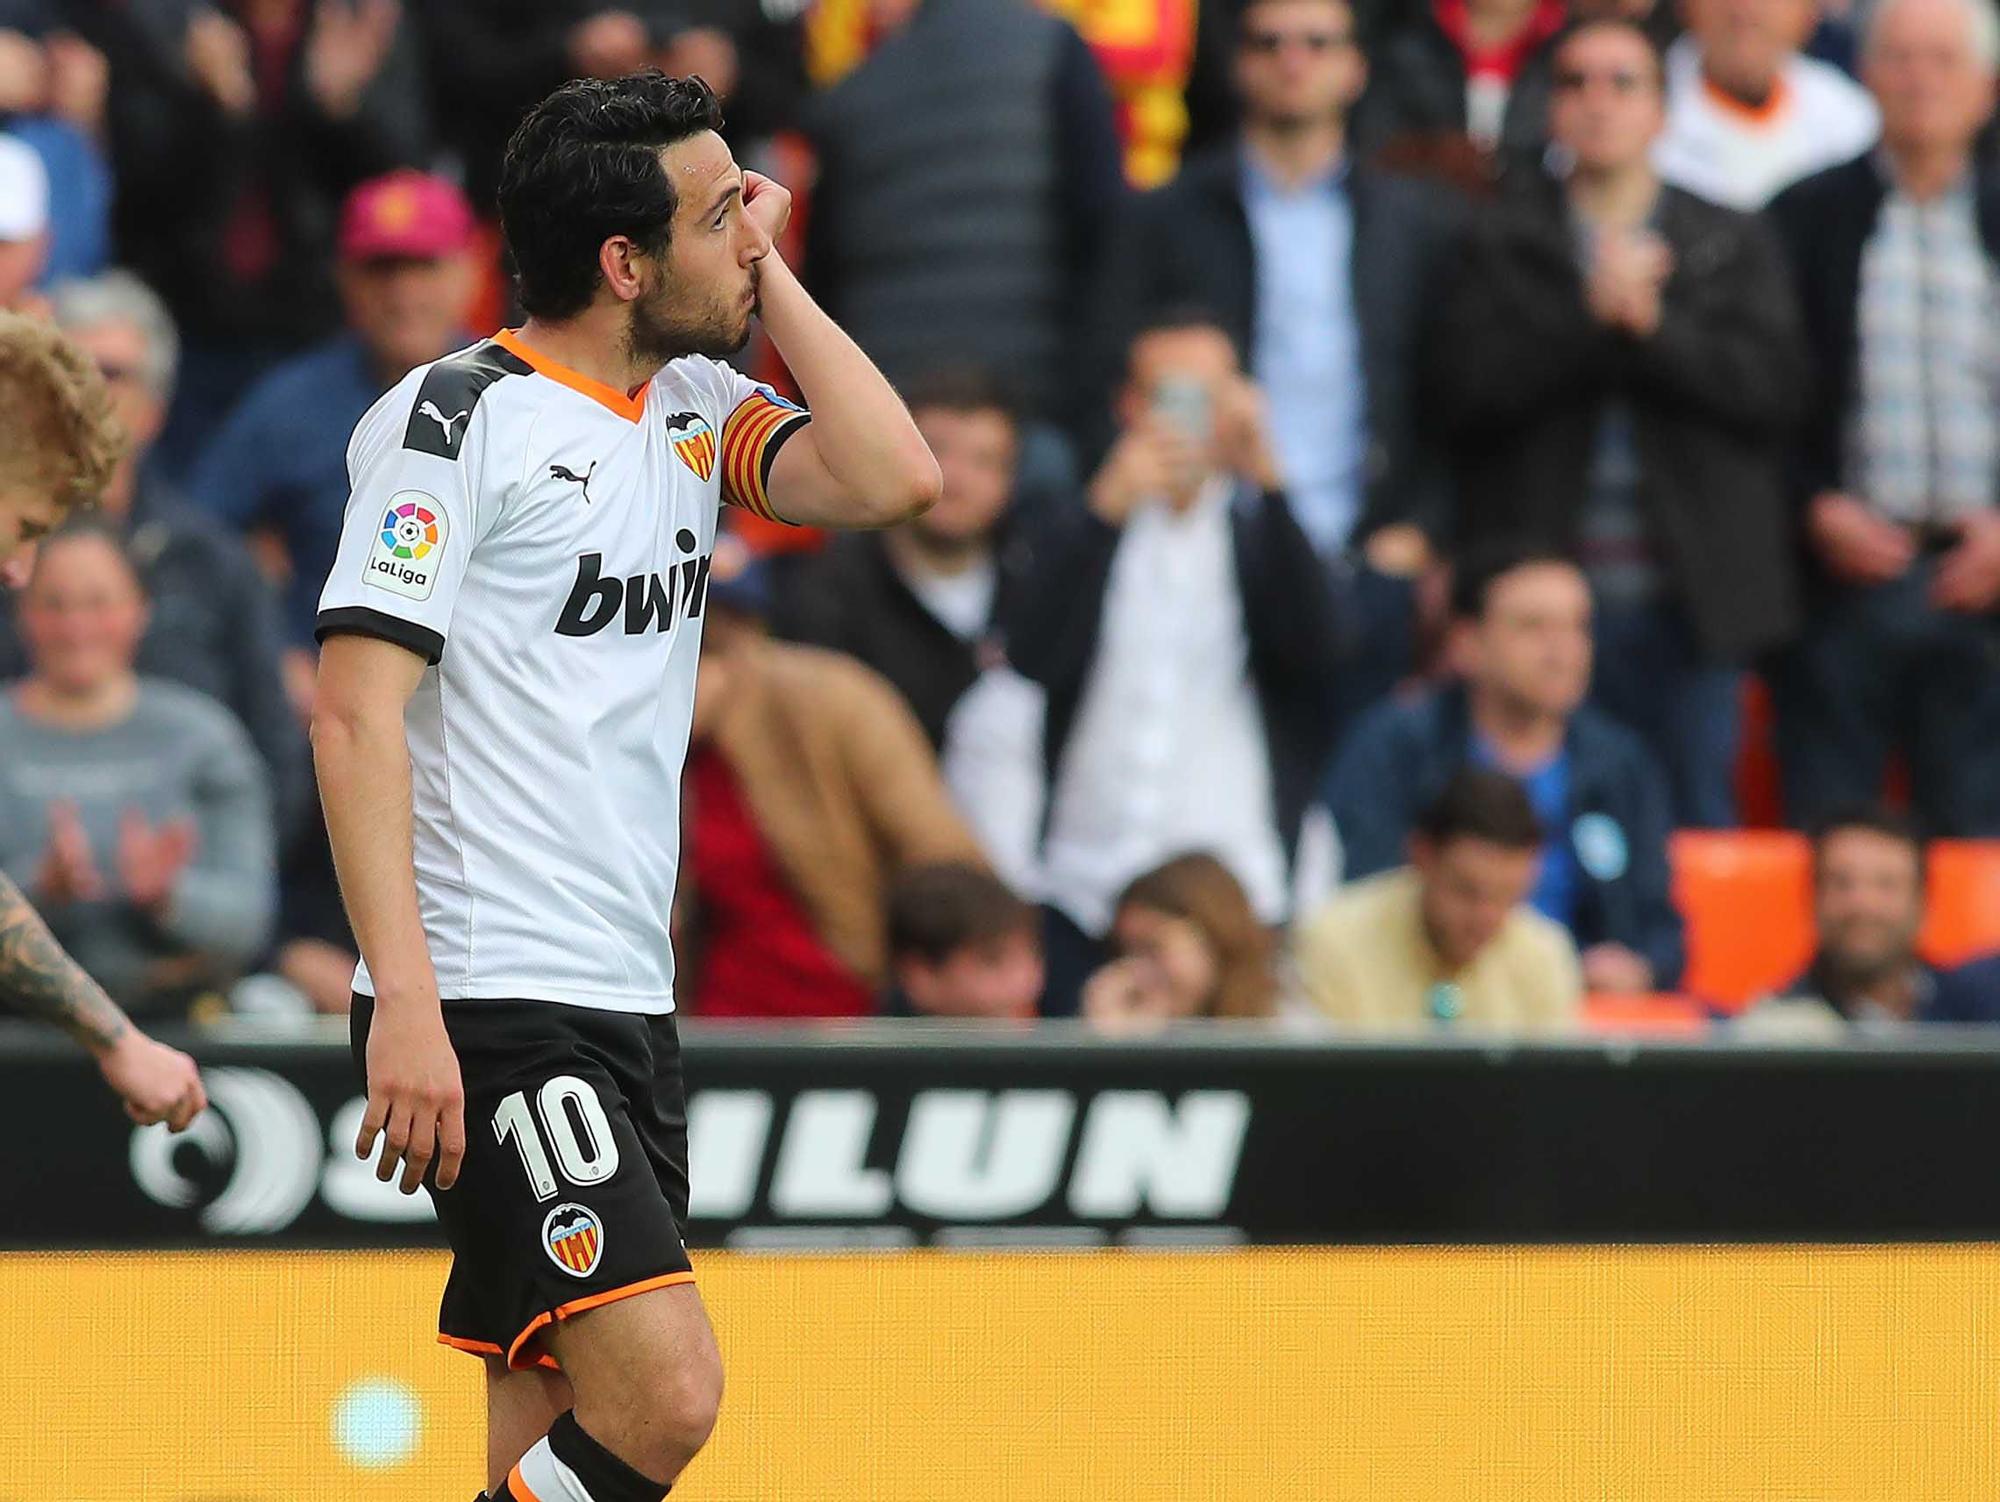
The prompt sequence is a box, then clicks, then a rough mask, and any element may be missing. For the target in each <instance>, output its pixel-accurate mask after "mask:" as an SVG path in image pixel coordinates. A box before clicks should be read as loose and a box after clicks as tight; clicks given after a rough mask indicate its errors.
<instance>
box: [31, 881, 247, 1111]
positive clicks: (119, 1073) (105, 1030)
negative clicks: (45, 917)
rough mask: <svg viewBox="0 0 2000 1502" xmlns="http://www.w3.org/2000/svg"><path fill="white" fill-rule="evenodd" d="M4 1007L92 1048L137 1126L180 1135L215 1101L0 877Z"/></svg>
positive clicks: (183, 1060) (180, 1056) (182, 1058)
mask: <svg viewBox="0 0 2000 1502" xmlns="http://www.w3.org/2000/svg"><path fill="white" fill-rule="evenodd" d="M0 1010H5V1011H9V1012H16V1013H19V1014H20V1015H22V1016H24V1017H35V1018H39V1019H40V1020H41V1021H43V1022H48V1023H53V1024H54V1025H55V1026H57V1027H59V1028H61V1029H62V1030H63V1031H64V1032H66V1033H68V1034H69V1035H70V1036H71V1037H72V1038H74V1039H76V1041H77V1042H78V1043H80V1044H82V1045H83V1047H85V1048H87V1049H88V1050H90V1052H91V1053H92V1054H93V1055H94V1056H95V1057H96V1059H97V1067H98V1069H99V1070H100V1071H101V1072H102V1073H103V1075H104V1078H105V1081H106V1083H108V1084H109V1085H110V1086H111V1088H112V1089H113V1090H116V1091H117V1092H118V1095H119V1097H120V1099H122V1100H123V1101H124V1102H125V1112H126V1114H127V1115H129V1116H130V1117H131V1118H132V1119H133V1120H134V1121H138V1122H154V1121H164V1122H166V1123H167V1124H168V1125H169V1126H171V1127H172V1128H173V1129H174V1130H175V1131H177V1132H178V1131H179V1130H181V1128H183V1127H185V1126H186V1125H187V1124H188V1123H189V1122H190V1121H192V1120H194V1118H195V1117H196V1116H198V1115H199V1114H200V1113H201V1110H202V1107H203V1106H205V1105H207V1104H208V1099H207V1096H206V1095H205V1094H204V1093H203V1091H202V1088H201V1076H200V1074H199V1073H198V1072H197V1071H196V1069H195V1066H194V1060H192V1059H190V1058H189V1057H188V1056H187V1055H186V1054H184V1053H181V1052H180V1051H179V1050H177V1049H172V1048H168V1047H167V1046H166V1045H165V1044H162V1043H156V1042H154V1041H153V1040H152V1039H151V1038H149V1037H147V1036H146V1035H145V1034H144V1033H142V1032H140V1031H139V1029H138V1028H136V1027H134V1026H133V1025H132V1023H131V1020H130V1019H129V1018H128V1017H126V1015H125V1014H124V1013H123V1012H121V1011H119V1010H118V1006H117V1003H115V1002H114V1001H112V999H111V998H110V997H108V996H106V995H105V994H104V991H103V988H102V987H100V986H99V985H98V984H97V982H96V981H94V980H92V979H91V978H90V977H89V976H87V975H85V974H84V973H83V971H82V970H81V969H79V968H78V966H77V963H76V961H75V960H72V959H71V958H70V957H69V956H68V955H66V954H64V953H63V951H62V946H61V945H59V944H58V943H56V941H55V938H54V936H53V935H51V934H50V933H49V930H48V926H47V925H46V924H44V923H43V922H42V920H41V918H40V916H39V915H38V914H37V913H36V912H35V910H34V909H33V908H32V907H30V906H28V899H27V898H25V897H23V896H22V895H21V892H20V889H19V888H18V887H16V886H15V885H14V884H13V883H12V882H11V881H9V880H8V879H7V878H6V877H5V876H0Z"/></svg>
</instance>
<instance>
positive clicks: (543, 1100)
mask: <svg viewBox="0 0 2000 1502" xmlns="http://www.w3.org/2000/svg"><path fill="white" fill-rule="evenodd" d="M535 1105H536V1107H538V1108H539V1114H540V1117H541V1121H540V1124H539V1126H538V1125H537V1123H536V1120H535V1118H536V1115H537V1111H535V1110H531V1109H530V1108H529V1106H528V1092H527V1091H525V1090H516V1091H515V1092H514V1093H513V1094H512V1095H510V1096H508V1097H507V1098H506V1099H505V1100H503V1101H501V1102H500V1109H499V1110H497V1111H495V1112H494V1113H493V1134H494V1136H496V1137H498V1138H499V1139H500V1140H501V1141H502V1142H505V1141H506V1140H507V1139H508V1138H509V1137H512V1138H513V1139H514V1146H515V1147H516V1148H517V1149H518V1150H519V1151H520V1154H521V1167H522V1168H524V1169H525V1170H527V1174H528V1183H529V1184H530V1185H532V1186H533V1188H534V1191H535V1198H536V1199H538V1200H546V1199H554V1198H555V1196H556V1192H557V1189H558V1185H557V1184H556V1167H557V1166H560V1167H561V1169H562V1174H563V1177H564V1178H566V1179H568V1180H569V1181H570V1182H571V1183H572V1184H597V1183H601V1182H602V1181H604V1180H605V1179H608V1178H610V1177H611V1176H612V1175H613V1174H614V1173H616V1172H618V1139H617V1138H616V1137H613V1136H612V1135H611V1122H610V1121H609V1120H608V1119H607V1118H606V1117H605V1114H604V1106H603V1103H602V1102H601V1101H599V1100H598V1098H597V1092H596V1091H595V1090H593V1089H591V1088H590V1086H589V1085H587V1084H585V1083H584V1082H583V1081H582V1080H580V1079H578V1078H577V1077H576V1076H575V1075H573V1074H559V1075H556V1076H555V1077H554V1078H553V1079H551V1080H549V1081H548V1083H547V1084H545V1085H543V1086H542V1088H541V1089H540V1090H538V1091H536V1092H535ZM571 1106H574V1107H575V1115H574V1117H572V1115H571V1113H570V1109H569V1108H570V1107H571ZM578 1126H581V1127H582V1128H583V1133H582V1135H581V1136H579V1135H578V1134H577V1128H578ZM550 1147H553V1148H554V1149H555V1155H554V1156H555V1161H554V1163H553V1164H552V1163H551V1162H550V1154H549V1148H550Z"/></svg>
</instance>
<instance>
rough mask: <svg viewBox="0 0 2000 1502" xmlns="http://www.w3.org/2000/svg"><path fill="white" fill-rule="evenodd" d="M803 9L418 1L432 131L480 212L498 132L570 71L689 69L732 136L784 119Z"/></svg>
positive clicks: (682, 0)
mask: <svg viewBox="0 0 2000 1502" xmlns="http://www.w3.org/2000/svg"><path fill="white" fill-rule="evenodd" d="M803 8H804V7H803V5H798V6H792V7H789V8H788V7H787V6H785V5H783V4H772V5H770V6H768V7H767V6H765V5H763V4H760V3H758V0H624V3H621V4H616V5H605V4H602V3H600V0H424V3H423V4H422V5H420V6H413V7H412V14H413V15H415V17H416V18H417V21H418V23H419V25H420V26H421V27H422V30H423V34H424V38H425V40H426V42H427V43H428V44H429V45H428V48H427V52H428V55H429V58H430V61H431V68H432V72H433V73H435V74H436V76H437V84H438V90H437V92H438V104H439V110H438V120H439V129H440V131H441V133H442V134H443V135H444V136H445V137H446V138H447V140H449V142H450V143H451V145H452V146H453V147H454V148H455V149H456V150H457V152H458V153H459V155H460V157H461V158H462V159H463V160H464V162H465V173H466V187H467V190H468V191H469V192H470V194H471V196H472V199H473V201H474V202H475V203H477V204H478V205H479V206H480V208H481V209H482V210H486V209H490V208H491V207H492V204H493V200H494V190H495V188H496V187H497V185H498V184H499V181H500V158H501V154H502V152H503V151H504V150H505V148H506V145H507V137H508V136H510V135H512V134H513V132H514V127H515V126H516V125H518V124H520V123H521V117H522V116H523V115H525V114H526V113H527V112H528V109H529V107H530V106H532V105H534V104H536V103H537V102H538V101H540V100H541V99H542V97H543V96H544V95H546V94H548V93H550V92H551V91H552V90H553V89H555V87H556V86H557V85H558V84H561V83H565V82H567V81H568V80H569V79H572V78H618V77H622V76H623V75H624V74H627V73H636V72H637V71H639V70H640V69H641V68H648V67H658V68H660V69H661V70H662V71H663V72H666V73H668V74H670V75H672V76H674V77H676V78H680V77H685V76H687V75H688V74H698V75H700V76H701V77H702V78H703V79H705V80H707V82H708V85H709V87H710V88H712V89H714V90H715V92H716V93H717V95H719V96H720V97H721V98H722V99H723V101H724V102H725V103H726V104H727V105H728V106H729V134H730V135H731V137H732V138H733V139H735V140H737V141H744V140H749V139H752V138H755V137H758V136H763V135H767V134H769V133H770V132H771V131H774V130H777V129H779V128H781V127H782V126H785V125H788V124H790V123H791V117H792V114H793V112H794V110H795V109H796V106H797V100H798V96H799V94H800V93H801V92H802V91H803V89H804V86H805V77H804V65H803V62H802V60H801V56H800V50H801V41H800V35H799V25H798V15H799V12H800V10H802V9H803Z"/></svg>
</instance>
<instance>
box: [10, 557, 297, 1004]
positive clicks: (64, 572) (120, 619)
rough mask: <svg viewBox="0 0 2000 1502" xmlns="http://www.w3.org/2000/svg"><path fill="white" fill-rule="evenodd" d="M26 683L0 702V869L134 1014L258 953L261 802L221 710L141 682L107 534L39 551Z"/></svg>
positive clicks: (266, 916)
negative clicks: (134, 660) (17, 884)
mask: <svg viewBox="0 0 2000 1502" xmlns="http://www.w3.org/2000/svg"><path fill="white" fill-rule="evenodd" d="M18 609H19V612H20V625H21V631H22V635H23V637H24V639H25V641H26V644H27V650H28V656H29V661H30V664H31V666H30V672H29V676H28V677H27V678H25V679H23V680H21V681H20V682H19V683H16V684H14V685H12V686H11V688H10V689H8V690H7V691H6V692H5V693H4V694H0V868H4V869H5V870H6V872H7V874H8V875H9V876H10V877H12V878H13V879H14V880H15V881H16V882H17V883H19V885H20V886H21V888H22V890H23V891H25V892H26V893H28V895H29V896H30V897H31V898H32V899H33V900H34V902H35V903H36V905H37V906H38V907H39V908H40V909H41V911H42V914H43V915H44V917H46V918H47V920H48V923H49V927H50V928H51V929H52V930H54V932H55V935H56V937H57V938H58V939H59V940H60V941H61V942H62V943H63V945H64V946H65V947H66V948H68V950H69V951H70V953H72V954H73V955H75V956H76V958H77V961H78V963H80V964H81V965H82V966H83V967H84V969H86V970H87V971H89V972H90V974H91V975H92V976H93V977H95V978H96V980H97V981H98V983H99V984H100V985H102V986H103V987H104V988H105V990H107V991H108V992H110V993H111V995H112V996H113V998H115V999H116V1000H117V1001H118V1002H120V1003H121V1004H122V1005H123V1006H124V1007H125V1008H126V1009H127V1010H129V1011H131V1012H132V1013H133V1014H134V1015H136V1016H157V1015H159V1014H161V1013H163V1012H168V1011H171V1010H173V1009H175V1008H177V1007H180V1008H184V1007H185V1005H186V1004H187V1002H188V1001H190V1000H191V999H192V998H193V997H195V996H197V995H199V994H201V993H202V992H204V991H206V990H210V989H212V988H215V987H217V986H219V985H221V984H223V983H226V982H227V981H228V980H229V979H230V978H231V977H232V976H233V975H234V974H235V973H236V972H238V971H240V970H241V969H242V968H243V966H244V965H245V963H246V962H248V961H249V960H250V959H251V958H252V957H253V956H254V955H255V954H256V953H257V951H258V949H259V947H260V946H261V945H262V944H263V943H264V940H265V936H266V933H267V931H268V929H269V927H270V922H271V915H272V910H273V907H274V903H275V895H274V892H273V890H272V880H271V871H272V862H273V852H272V844H273V834H272V825H271V807H270V793H269V789H268V787H267V786H266V782H265V774H264V770H263V765H262V763H261V762H260V761H259V760H258V757H257V754H256V752H255V751H254V750H253V749H252V748H251V746H250V742H249V739H248V737H247V736H246V735H245V734H244V733H243V730H242V728H241V727H240V726H239V725H238V724H237V723H236V721H235V720H234V719H233V718H231V716H230V714H229V712H228V711H227V710H226V709H224V708H222V707H221V706H220V705H219V704H216V703H214V702H213V701H212V700H209V699H207V698H205V697H203V696H201V695H199V694H196V693H193V692H192V691H190V690H188V689H184V688H181V687H178V686H177V685H173V684H169V683H165V682H162V681H159V680H157V679H151V678H140V677H139V676H137V675H136V674H135V673H134V671H133V667H132V664H133V659H134V656H135V655H136V653H137V651H138V645H139V639H140V637H141V635H142V634H143V633H144V631H145V627H146V601H145V598H144V596H143V594H142V592H141V589H140V585H139V580H138V576H137V574H136V573H135V572H134V571H133V568H132V565H131V563H130V561H129V560H128V559H127V558H126V556H125V554H124V552H123V551H122V549H121V548H120V546H119V543H118V542H117V540H116V538H114V537H113V536H112V534H111V533H110V532H108V531H106V530H105V529H104V528H102V527H100V526H98V525H96V524H94V523H79V524H72V525H71V526H70V527H68V528H66V529H65V530H63V531H62V532H59V533H58V534H56V536H54V537H53V538H51V539H50V540H49V541H48V542H46V543H44V544H43V546H42V549H41V554H40V557H39V558H38V559H37V560H36V565H35V572H34V574H33V576H32V578H31V579H30V580H29V583H28V587H27V589H26V590H25V591H24V592H23V593H22V595H21V597H20V601H19V605H18Z"/></svg>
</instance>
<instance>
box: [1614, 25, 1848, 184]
mask: <svg viewBox="0 0 2000 1502" xmlns="http://www.w3.org/2000/svg"><path fill="white" fill-rule="evenodd" d="M1881 131H1882V117H1881V114H1880V112H1879V111H1877V109H1876V108H1875V100H1874V99H1873V97H1871V96H1870V94H1869V93H1868V91H1867V90H1866V89H1864V88H1862V87H1861V85H1860V84H1858V83H1856V82H1855V81H1854V80H1853V79H1851V78H1849V77H1848V76H1847V75H1846V74H1845V73H1843V72H1841V71H1840V69H1838V68H1836V67H1834V66H1833V65H1832V64H1831V63H1823V62H1820V61H1819V60H1818V59H1816V58H1810V57H1800V56H1797V55H1794V56H1793V57H1792V59H1791V60H1790V61H1789V62H1787V63H1786V64H1785V66H1784V70H1783V71H1782V72H1781V73H1780V74H1779V76H1778V84H1777V87H1776V88H1775V89H1774V90H1773V91H1772V93H1771V97H1770V98H1769V99H1768V100H1767V101H1766V102H1765V103H1764V105H1763V106H1762V107H1761V108H1755V109H1753V108H1752V107H1750V106H1749V105H1746V104H1742V103H1739V102H1738V101H1736V100H1734V99H1731V98H1729V97H1728V96H1727V95H1726V94H1724V93H1722V92H1721V91H1720V90H1719V89H1717V88H1716V87H1715V86H1714V85H1713V84H1711V83H1709V82H1708V81H1707V79H1705V78H1704V77H1703V76H1702V71H1701V54H1700V52H1699V51H1698V50H1697V49H1696V46H1695V41H1694V38H1693V37H1691V36H1683V37H1682V38H1681V39H1680V40H1679V41H1677V42H1675V43H1674V44H1673V46H1672V47H1670V48H1668V49H1667V128H1666V131H1665V132H1664V133H1663V134H1662V135H1661V136H1660V139H1659V140H1658V141H1656V142H1655V143H1654V144H1653V165H1654V167H1655V168H1656V169H1658V171H1659V174H1660V177H1661V178H1662V180H1664V181H1666V182H1668V183H1671V184H1672V185H1673V186H1674V187H1676V188H1683V189H1685V190H1686V191H1688V192H1690V193H1693V194H1695V195H1697V196H1698V197H1701V198H1706V199H1708V200H1709V201H1710V202H1711V203H1719V204H1722V205H1724V206H1725V207H1728V208H1732V209H1740V210H1742V211H1743V212H1745V213H1754V212H1755V211H1757V210H1758V209H1761V208H1763V207H1764V205H1765V204H1767V203H1769V202H1770V201H1771V200H1772V199H1773V198H1774V197H1776V196H1777V195H1778V194H1779V193H1780V192H1782V191H1783V190H1784V189H1786V188H1789V187H1790V186H1791V185H1792V184H1793V183H1795V182H1798V181H1800V180H1801V179H1803V178H1807V177H1810V176H1812V174H1813V173H1815V172H1819V171H1822V170H1824V169H1825V168H1828V167H1834V166H1838V165H1839V164H1840V163H1842V162H1849V161H1852V160H1853V159H1854V158H1855V157H1857V156H1860V155H1861V153H1862V152H1864V151H1866V150H1868V149H1869V148H1870V147H1871V146H1873V145H1874V144H1875V140H1876V137H1878V136H1879V135H1880V134H1881Z"/></svg>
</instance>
